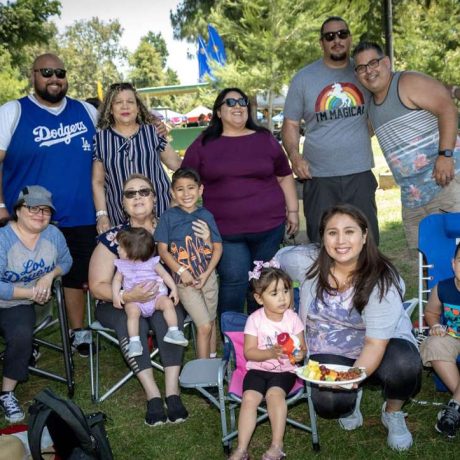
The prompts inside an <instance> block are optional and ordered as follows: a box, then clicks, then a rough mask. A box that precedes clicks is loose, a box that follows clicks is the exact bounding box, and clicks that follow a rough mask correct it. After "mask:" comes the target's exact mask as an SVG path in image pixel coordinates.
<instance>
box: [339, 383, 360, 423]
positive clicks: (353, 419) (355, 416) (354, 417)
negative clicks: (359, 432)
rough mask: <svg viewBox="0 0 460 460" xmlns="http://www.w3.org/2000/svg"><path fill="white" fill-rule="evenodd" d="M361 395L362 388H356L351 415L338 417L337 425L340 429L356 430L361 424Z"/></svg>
mask: <svg viewBox="0 0 460 460" xmlns="http://www.w3.org/2000/svg"><path fill="white" fill-rule="evenodd" d="M362 397H363V389H362V388H360V389H359V390H358V393H357V396H356V404H355V409H354V411H353V412H352V414H351V415H349V416H348V417H341V418H339V425H340V428H342V430H346V431H351V430H356V428H359V427H360V426H362V425H363V414H361V410H360V405H361V398H362Z"/></svg>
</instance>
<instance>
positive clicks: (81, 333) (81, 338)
mask: <svg viewBox="0 0 460 460" xmlns="http://www.w3.org/2000/svg"><path fill="white" fill-rule="evenodd" d="M91 340H92V335H91V331H86V330H84V329H72V331H71V332H70V345H71V347H72V352H74V353H75V352H78V354H79V355H80V356H81V357H82V358H87V357H88V356H89V344H90V343H91ZM93 350H94V344H93Z"/></svg>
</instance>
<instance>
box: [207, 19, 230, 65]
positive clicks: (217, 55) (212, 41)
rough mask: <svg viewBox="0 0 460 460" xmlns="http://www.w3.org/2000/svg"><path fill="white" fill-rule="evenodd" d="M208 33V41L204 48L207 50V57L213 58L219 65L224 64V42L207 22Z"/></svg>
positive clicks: (225, 58)
mask: <svg viewBox="0 0 460 460" xmlns="http://www.w3.org/2000/svg"><path fill="white" fill-rule="evenodd" d="M208 34H209V41H208V46H207V48H206V50H207V52H208V57H209V59H213V60H214V61H216V62H218V63H219V64H220V65H224V64H225V62H226V61H227V56H226V55H225V47H224V42H223V41H222V38H221V36H220V35H219V34H218V33H217V30H216V29H215V28H214V27H213V26H212V25H211V24H208Z"/></svg>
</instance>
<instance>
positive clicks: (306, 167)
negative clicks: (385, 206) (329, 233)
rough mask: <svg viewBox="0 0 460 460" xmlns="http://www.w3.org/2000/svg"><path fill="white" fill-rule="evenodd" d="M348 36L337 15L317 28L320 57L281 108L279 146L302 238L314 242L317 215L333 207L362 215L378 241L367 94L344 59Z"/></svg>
mask: <svg viewBox="0 0 460 460" xmlns="http://www.w3.org/2000/svg"><path fill="white" fill-rule="evenodd" d="M351 42H352V40H351V33H350V30H349V29H348V25H347V23H346V22H345V21H344V20H343V19H342V18H340V17H337V16H332V17H329V18H327V19H326V20H325V21H324V23H323V25H322V26H321V35H320V40H319V43H320V46H321V48H322V50H323V57H322V58H321V59H319V60H318V61H315V62H313V63H311V64H310V65H308V66H306V67H304V68H303V69H301V70H300V71H299V72H298V73H297V74H296V75H295V76H294V78H293V79H292V82H291V86H290V88H289V91H288V95H287V97H286V103H285V106H284V123H283V128H282V138H283V145H284V148H285V149H286V151H287V153H288V155H289V158H290V160H291V163H292V167H293V170H294V172H295V174H296V175H297V177H298V178H299V179H303V180H304V181H305V182H304V190H303V203H304V213H305V217H306V220H307V234H308V237H309V239H310V240H311V241H314V242H319V241H320V238H319V221H320V218H321V215H322V214H323V212H324V211H325V210H326V209H327V208H329V207H330V206H333V205H336V204H339V203H348V204H352V205H355V206H356V207H358V208H359V209H361V211H363V212H364V214H365V215H366V217H367V219H368V220H369V223H370V228H371V230H372V233H373V236H374V238H375V239H376V241H377V243H378V241H379V230H378V222H377V207H376V203H375V189H376V187H377V181H376V180H375V177H374V175H373V174H372V171H371V168H372V167H373V166H374V161H373V156H372V149H371V142H370V136H369V131H368V125H367V104H368V102H369V97H370V95H369V93H368V92H367V91H366V90H365V88H363V87H362V86H361V85H360V83H359V82H358V80H357V79H356V76H355V74H354V71H353V62H352V61H351V60H350V58H349V54H350V48H351ZM301 119H303V120H304V121H305V125H306V133H305V142H304V146H303V155H301V154H300V153H299V138H300V135H299V123H300V120H301Z"/></svg>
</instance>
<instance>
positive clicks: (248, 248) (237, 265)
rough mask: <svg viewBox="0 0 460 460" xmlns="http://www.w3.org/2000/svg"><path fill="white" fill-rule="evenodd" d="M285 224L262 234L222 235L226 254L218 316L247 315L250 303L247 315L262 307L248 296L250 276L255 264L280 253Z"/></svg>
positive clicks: (221, 270)
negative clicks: (235, 312) (228, 314)
mask: <svg viewBox="0 0 460 460" xmlns="http://www.w3.org/2000/svg"><path fill="white" fill-rule="evenodd" d="M284 228H285V225H284V222H283V223H282V224H281V225H279V226H278V227H275V228H273V229H271V230H267V231H265V232H260V233H242V234H239V235H226V236H225V235H222V244H223V253H222V258H221V259H220V262H219V265H218V266H217V272H218V273H219V282H220V284H219V304H218V313H219V316H220V315H221V314H222V313H223V312H225V311H237V312H241V313H242V312H243V311H244V303H245V301H246V300H247V306H248V314H251V313H252V312H254V311H255V310H257V308H258V307H259V306H258V305H257V303H256V301H255V300H254V297H253V295H252V294H250V293H249V282H248V272H249V271H250V270H252V269H253V268H254V263H253V262H254V260H263V261H264V262H265V261H268V260H270V259H272V258H273V256H274V255H275V254H276V252H277V251H278V249H279V247H280V244H281V242H282V240H283V236H284Z"/></svg>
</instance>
